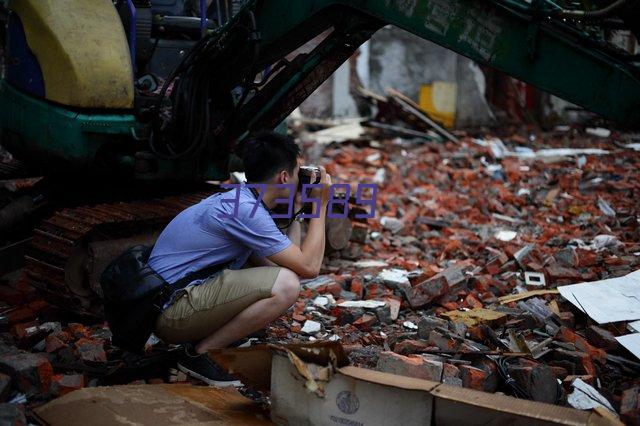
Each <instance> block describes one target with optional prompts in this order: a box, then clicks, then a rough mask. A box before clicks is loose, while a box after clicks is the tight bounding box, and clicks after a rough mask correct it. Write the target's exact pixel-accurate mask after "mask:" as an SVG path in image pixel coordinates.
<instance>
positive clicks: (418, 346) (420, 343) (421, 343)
mask: <svg viewBox="0 0 640 426" xmlns="http://www.w3.org/2000/svg"><path fill="white" fill-rule="evenodd" d="M430 348H433V346H431V345H430V344H429V342H427V341H425V340H403V341H402V342H399V343H396V345H395V346H394V347H393V351H394V352H396V353H399V354H401V355H409V354H415V353H419V352H420V351H423V350H425V349H430ZM436 349H437V348H436Z"/></svg>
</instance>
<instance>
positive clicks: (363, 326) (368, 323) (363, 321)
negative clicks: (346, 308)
mask: <svg viewBox="0 0 640 426" xmlns="http://www.w3.org/2000/svg"><path fill="white" fill-rule="evenodd" d="M376 322H378V318H376V316H375V315H371V314H364V315H362V316H361V317H360V318H358V319H356V320H355V321H354V322H353V326H354V327H356V328H358V329H359V330H363V331H368V330H371V327H372V326H373V325H374V324H375V323H376Z"/></svg>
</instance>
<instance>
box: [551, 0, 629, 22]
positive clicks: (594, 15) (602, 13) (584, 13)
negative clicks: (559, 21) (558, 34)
mask: <svg viewBox="0 0 640 426" xmlns="http://www.w3.org/2000/svg"><path fill="white" fill-rule="evenodd" d="M633 1H635V0H617V1H615V2H613V3H611V4H610V5H609V6H607V7H605V8H603V9H598V10H566V9H564V10H559V11H554V12H553V13H551V15H552V16H558V17H560V18H574V19H603V18H607V17H609V16H611V15H612V14H613V13H614V12H616V11H617V10H618V9H620V8H621V7H622V6H625V5H626V4H628V3H631V2H633Z"/></svg>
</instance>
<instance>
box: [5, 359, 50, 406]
mask: <svg viewBox="0 0 640 426" xmlns="http://www.w3.org/2000/svg"><path fill="white" fill-rule="evenodd" d="M0 370H2V371H3V372H4V373H6V374H8V375H9V376H11V380H12V381H13V383H14V384H15V386H16V387H17V388H18V389H19V390H20V391H21V392H23V393H25V394H26V395H27V396H33V395H36V394H39V393H46V392H48V391H49V386H50V385H51V376H53V368H52V367H51V364H50V363H49V359H48V358H47V357H46V356H45V355H42V354H34V353H27V352H20V353H16V354H9V355H4V356H2V357H0Z"/></svg>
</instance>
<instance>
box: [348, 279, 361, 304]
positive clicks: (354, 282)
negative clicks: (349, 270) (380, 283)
mask: <svg viewBox="0 0 640 426" xmlns="http://www.w3.org/2000/svg"><path fill="white" fill-rule="evenodd" d="M349 290H350V291H351V292H352V293H355V295H356V297H357V298H358V299H362V296H363V295H364V284H363V283H362V279H361V278H360V277H353V278H352V279H351V284H350V287H349Z"/></svg>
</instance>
